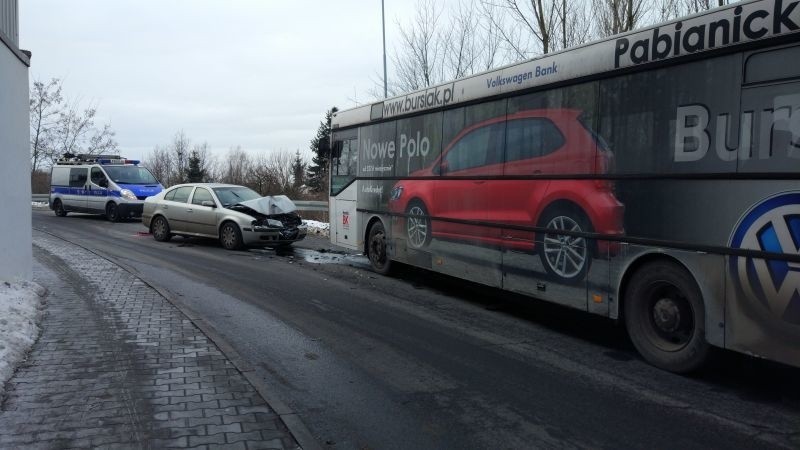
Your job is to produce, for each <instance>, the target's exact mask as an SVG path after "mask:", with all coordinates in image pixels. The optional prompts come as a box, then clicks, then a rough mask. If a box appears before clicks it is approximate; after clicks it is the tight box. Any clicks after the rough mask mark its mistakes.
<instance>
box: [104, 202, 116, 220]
mask: <svg viewBox="0 0 800 450" xmlns="http://www.w3.org/2000/svg"><path fill="white" fill-rule="evenodd" d="M106 219H108V221H109V222H119V208H118V207H117V204H116V203H114V202H108V204H107V205H106Z"/></svg>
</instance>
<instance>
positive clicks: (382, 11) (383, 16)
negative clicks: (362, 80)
mask: <svg viewBox="0 0 800 450" xmlns="http://www.w3.org/2000/svg"><path fill="white" fill-rule="evenodd" d="M381 24H382V27H383V98H387V97H388V96H389V95H388V94H387V89H386V14H385V13H384V9H383V0H381Z"/></svg>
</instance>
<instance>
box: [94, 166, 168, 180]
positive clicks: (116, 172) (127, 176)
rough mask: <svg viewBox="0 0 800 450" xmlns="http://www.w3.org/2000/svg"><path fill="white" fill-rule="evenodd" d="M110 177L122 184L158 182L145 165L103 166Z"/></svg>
mask: <svg viewBox="0 0 800 450" xmlns="http://www.w3.org/2000/svg"><path fill="white" fill-rule="evenodd" d="M103 170H105V171H106V173H107V174H108V176H109V178H111V180H113V181H114V182H115V183H122V184H158V180H156V177H154V176H153V174H152V173H150V171H149V170H147V169H146V168H144V167H138V166H103Z"/></svg>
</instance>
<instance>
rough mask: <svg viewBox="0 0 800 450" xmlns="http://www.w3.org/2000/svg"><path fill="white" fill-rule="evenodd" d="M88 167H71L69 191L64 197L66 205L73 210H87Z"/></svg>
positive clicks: (63, 200)
mask: <svg viewBox="0 0 800 450" xmlns="http://www.w3.org/2000/svg"><path fill="white" fill-rule="evenodd" d="M88 174H89V168H88V167H70V169H69V193H68V194H66V195H64V196H63V197H62V202H63V203H64V207H65V208H66V209H68V210H71V211H86V197H87V195H86V194H87V187H88V186H87V183H88V178H89V177H88Z"/></svg>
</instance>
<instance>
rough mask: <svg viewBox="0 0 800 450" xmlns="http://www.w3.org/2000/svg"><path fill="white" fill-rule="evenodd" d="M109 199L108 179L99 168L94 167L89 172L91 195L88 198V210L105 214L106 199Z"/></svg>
mask: <svg viewBox="0 0 800 450" xmlns="http://www.w3.org/2000/svg"><path fill="white" fill-rule="evenodd" d="M107 197H108V178H107V177H106V174H105V173H104V172H103V169H101V168H99V167H92V168H91V169H90V170H89V195H88V196H87V205H86V206H87V208H89V210H90V211H91V212H96V213H104V212H105V210H106V199H107Z"/></svg>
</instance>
